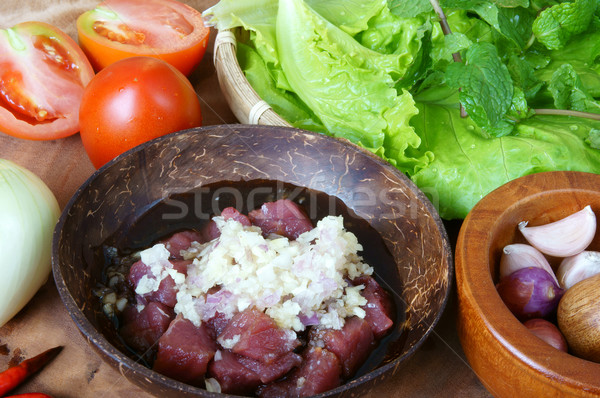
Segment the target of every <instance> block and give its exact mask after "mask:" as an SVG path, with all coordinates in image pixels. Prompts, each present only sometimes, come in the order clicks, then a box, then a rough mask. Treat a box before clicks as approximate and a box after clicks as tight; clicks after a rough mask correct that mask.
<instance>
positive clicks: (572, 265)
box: [556, 250, 600, 289]
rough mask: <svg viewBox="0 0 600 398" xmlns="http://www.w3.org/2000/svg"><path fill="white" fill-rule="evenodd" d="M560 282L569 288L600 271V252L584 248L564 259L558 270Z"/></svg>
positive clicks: (565, 287)
mask: <svg viewBox="0 0 600 398" xmlns="http://www.w3.org/2000/svg"><path fill="white" fill-rule="evenodd" d="M556 273H557V276H558V283H559V284H560V286H561V287H562V288H563V289H569V288H570V287H571V286H573V285H574V284H576V283H577V282H581V281H582V280H584V279H587V278H589V277H590V276H594V275H596V274H599V273H600V252H594V251H587V250H584V251H582V252H581V253H579V254H576V255H574V256H571V257H567V258H565V259H563V260H562V262H561V263H560V266H559V267H558V270H557V272H556Z"/></svg>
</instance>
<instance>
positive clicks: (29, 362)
mask: <svg viewBox="0 0 600 398" xmlns="http://www.w3.org/2000/svg"><path fill="white" fill-rule="evenodd" d="M60 350H62V347H60V346H59V347H54V348H51V349H49V350H47V351H44V352H42V353H41V354H39V355H36V356H35V357H33V358H29V359H26V360H24V361H22V362H21V363H20V364H18V365H16V366H13V367H10V368H8V369H7V370H5V371H4V372H2V373H0V397H3V396H4V395H5V394H6V393H7V392H9V391H10V390H12V389H13V388H15V387H17V386H18V385H19V384H21V383H22V382H23V381H24V380H25V379H26V378H28V377H29V376H31V375H32V374H34V373H35V372H37V371H38V370H40V369H41V368H42V367H43V366H44V365H45V364H47V363H48V362H50V361H51V360H52V359H53V358H54V357H55V356H56V355H58V353H59V352H60Z"/></svg>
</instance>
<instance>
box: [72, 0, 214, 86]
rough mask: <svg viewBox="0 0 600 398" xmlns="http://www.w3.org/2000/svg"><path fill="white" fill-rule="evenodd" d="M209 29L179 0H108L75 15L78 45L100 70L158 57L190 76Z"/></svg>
mask: <svg viewBox="0 0 600 398" xmlns="http://www.w3.org/2000/svg"><path fill="white" fill-rule="evenodd" d="M209 32H210V30H209V28H207V27H206V26H205V25H204V22H203V20H202V14H201V13H200V12H198V11H197V10H195V9H193V8H192V7H190V6H188V5H186V4H183V3H180V2H178V1H175V0H106V1H104V2H103V3H100V5H98V6H97V7H96V8H95V9H93V10H90V11H87V12H85V13H83V14H82V15H81V16H80V17H79V18H78V19H77V33H78V37H79V45H80V46H81V48H82V49H83V51H84V52H85V54H86V55H87V56H88V58H89V60H90V62H91V63H92V66H93V67H94V69H96V71H99V70H101V69H103V68H105V67H106V66H108V65H110V64H112V63H114V62H116V61H118V60H120V59H123V58H128V57H132V56H140V55H143V56H151V57H155V58H160V59H162V60H163V61H166V62H168V63H170V64H171V65H173V66H174V67H176V68H177V69H179V71H180V72H181V73H183V74H184V75H186V76H187V75H189V74H190V73H191V72H192V70H193V69H194V68H195V67H196V66H197V65H198V64H199V63H200V61H201V60H202V57H203V56H204V53H205V52H206V45H207V43H208V37H209Z"/></svg>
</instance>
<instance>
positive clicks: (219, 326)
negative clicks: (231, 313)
mask: <svg viewBox="0 0 600 398" xmlns="http://www.w3.org/2000/svg"><path fill="white" fill-rule="evenodd" d="M204 323H205V324H206V327H208V331H209V332H210V335H211V337H212V338H213V340H216V339H217V337H219V335H220V334H221V333H223V330H225V327H226V326H227V324H228V323H229V319H227V316H226V315H225V314H223V313H222V312H217V313H216V314H215V316H213V317H212V318H210V319H209V320H207V321H204Z"/></svg>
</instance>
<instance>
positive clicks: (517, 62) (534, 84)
mask: <svg viewBox="0 0 600 398" xmlns="http://www.w3.org/2000/svg"><path fill="white" fill-rule="evenodd" d="M508 71H509V73H510V77H511V78H512V80H513V82H514V84H515V85H516V86H518V87H521V89H522V90H523V93H524V95H525V98H526V99H528V100H529V99H532V98H534V97H535V96H536V94H537V93H538V92H539V91H540V89H541V88H542V86H543V85H544V82H543V81H541V80H540V79H538V78H537V77H536V76H535V71H534V69H533V67H532V66H531V64H529V62H527V61H525V60H523V59H521V58H519V57H518V56H516V55H512V56H511V57H510V58H509V60H508Z"/></svg>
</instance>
